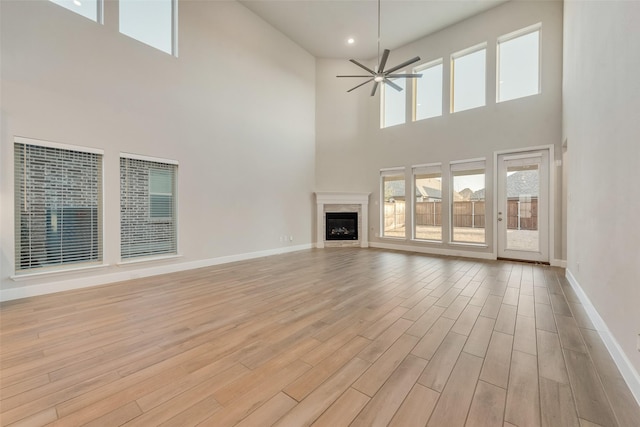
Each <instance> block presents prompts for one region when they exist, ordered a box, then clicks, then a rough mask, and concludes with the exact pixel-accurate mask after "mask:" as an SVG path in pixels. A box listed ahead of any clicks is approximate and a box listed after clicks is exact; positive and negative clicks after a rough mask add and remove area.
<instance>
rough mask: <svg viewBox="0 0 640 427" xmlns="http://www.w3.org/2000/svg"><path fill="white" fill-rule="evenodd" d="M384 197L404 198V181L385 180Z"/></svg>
mask: <svg viewBox="0 0 640 427" xmlns="http://www.w3.org/2000/svg"><path fill="white" fill-rule="evenodd" d="M384 197H385V199H386V198H394V199H398V200H404V181H387V182H386V190H385V194H384Z"/></svg>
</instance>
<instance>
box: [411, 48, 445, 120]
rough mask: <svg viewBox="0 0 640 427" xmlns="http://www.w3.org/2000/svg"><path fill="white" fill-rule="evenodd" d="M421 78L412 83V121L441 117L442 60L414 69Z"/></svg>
mask: <svg viewBox="0 0 640 427" xmlns="http://www.w3.org/2000/svg"><path fill="white" fill-rule="evenodd" d="M413 72H414V73H416V74H422V77H421V78H419V79H415V80H414V83H413V87H414V90H413V120H423V119H428V118H430V117H437V116H441V115H442V58H440V59H438V60H436V61H433V62H429V63H428V64H425V65H421V66H420V67H416V68H415V69H414V70H413Z"/></svg>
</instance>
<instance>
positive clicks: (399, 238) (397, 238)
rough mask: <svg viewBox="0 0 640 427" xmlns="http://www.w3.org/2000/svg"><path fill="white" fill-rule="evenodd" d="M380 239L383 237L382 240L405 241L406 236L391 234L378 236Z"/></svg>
mask: <svg viewBox="0 0 640 427" xmlns="http://www.w3.org/2000/svg"><path fill="white" fill-rule="evenodd" d="M379 238H380V239H384V240H396V241H398V242H406V241H407V238H406V237H391V236H380V237H379Z"/></svg>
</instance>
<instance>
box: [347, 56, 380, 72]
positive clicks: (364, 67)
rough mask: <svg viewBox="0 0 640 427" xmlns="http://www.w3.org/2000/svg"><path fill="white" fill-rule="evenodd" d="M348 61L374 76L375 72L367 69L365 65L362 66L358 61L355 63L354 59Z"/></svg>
mask: <svg viewBox="0 0 640 427" xmlns="http://www.w3.org/2000/svg"><path fill="white" fill-rule="evenodd" d="M349 61H351V62H353V63H354V64H356V65H357V66H358V67H360V68H362V69H364V70H367V71H368V72H370V73H371V74H375V73H376V72H375V71H373V70H372V69H371V68H369V67H367V66H366V65H362V64H361V63H359V62H358V61H356V60H355V59H350V60H349Z"/></svg>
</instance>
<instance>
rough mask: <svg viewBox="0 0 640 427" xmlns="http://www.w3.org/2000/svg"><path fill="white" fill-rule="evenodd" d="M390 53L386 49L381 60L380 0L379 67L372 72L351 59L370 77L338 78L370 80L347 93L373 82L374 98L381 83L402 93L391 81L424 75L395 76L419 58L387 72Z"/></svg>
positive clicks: (352, 60) (400, 88)
mask: <svg viewBox="0 0 640 427" xmlns="http://www.w3.org/2000/svg"><path fill="white" fill-rule="evenodd" d="M389 53H390V51H389V49H385V50H384V51H383V53H382V58H380V0H378V66H377V67H376V69H375V70H372V69H371V68H369V67H367V66H365V65H362V64H361V63H360V62H358V61H356V60H355V59H350V60H349V61H350V62H353V63H354V64H356V65H357V66H358V67H360V68H362V69H363V70H365V71H367V72H368V73H369V75H366V74H365V75H340V76H336V77H359V78H362V77H365V78H366V77H368V78H369V79H368V80H366V81H364V82H362V83H360V84H359V85H357V86H355V87H352V88H351V89H349V90H348V91H347V92H351V91H352V90H355V89H358V88H359V87H360V86H364V85H366V84H367V83H369V82H371V81H373V88H372V89H371V96H374V95H375V94H376V90H378V85H379V84H380V83H383V84H387V85H389V86H391V87H392V88H394V89H395V90H397V91H402V87H400V86H398V85H397V84H395V83H394V82H393V81H391V79H399V78H405V79H411V78H419V77H422V74H393V73H394V72H395V71H398V70H399V69H401V68H404V67H406V66H408V65H411V64H413V63H414V62H418V61H420V57H419V56H416V57H415V58H411V59H409V60H408V61H405V62H403V63H402V64H400V65H396V66H395V67H391V68H389V69H388V70H385V69H384V67H385V65H387V59H388V58H389Z"/></svg>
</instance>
